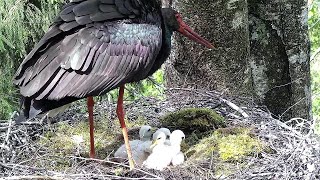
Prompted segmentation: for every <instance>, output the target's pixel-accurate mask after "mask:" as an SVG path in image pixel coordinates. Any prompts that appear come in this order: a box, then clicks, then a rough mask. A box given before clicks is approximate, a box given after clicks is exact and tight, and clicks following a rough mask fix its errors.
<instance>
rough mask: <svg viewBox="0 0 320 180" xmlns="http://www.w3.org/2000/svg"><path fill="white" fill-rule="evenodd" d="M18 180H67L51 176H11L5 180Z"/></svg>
mask: <svg viewBox="0 0 320 180" xmlns="http://www.w3.org/2000/svg"><path fill="white" fill-rule="evenodd" d="M11 179H12V180H17V179H50V180H60V179H65V178H59V177H54V176H53V177H50V176H35V175H30V176H11V177H6V178H4V180H11Z"/></svg>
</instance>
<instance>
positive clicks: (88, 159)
mask: <svg viewBox="0 0 320 180" xmlns="http://www.w3.org/2000/svg"><path fill="white" fill-rule="evenodd" d="M66 157H70V158H75V159H82V160H86V161H97V162H105V163H110V164H115V165H118V166H123V167H126V168H130V166H127V165H125V164H121V163H117V162H113V161H108V160H102V159H91V158H83V157H76V156H66ZM135 170H137V171H139V172H142V173H144V174H147V175H149V176H152V177H154V178H149V179H162V178H160V177H159V176H156V175H154V174H151V173H149V172H147V171H144V170H141V169H137V168H135ZM144 179H145V178H144Z"/></svg>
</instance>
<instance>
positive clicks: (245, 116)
mask: <svg viewBox="0 0 320 180" xmlns="http://www.w3.org/2000/svg"><path fill="white" fill-rule="evenodd" d="M219 99H220V100H221V101H222V102H224V103H226V104H227V105H228V106H230V107H231V108H232V109H234V110H236V111H238V112H239V113H240V114H241V115H242V116H243V117H244V118H248V117H249V115H248V114H247V113H246V112H244V110H243V109H241V108H240V107H239V106H237V105H235V104H234V103H232V102H230V101H228V100H226V99H223V98H219Z"/></svg>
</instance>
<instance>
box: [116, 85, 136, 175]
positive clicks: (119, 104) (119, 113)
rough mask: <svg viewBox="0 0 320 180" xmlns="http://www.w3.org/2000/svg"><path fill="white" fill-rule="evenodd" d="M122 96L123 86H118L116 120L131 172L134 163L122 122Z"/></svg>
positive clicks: (125, 128)
mask: <svg viewBox="0 0 320 180" xmlns="http://www.w3.org/2000/svg"><path fill="white" fill-rule="evenodd" d="M123 94H124V85H123V86H120V89H119V97H118V105H117V115H118V118H119V121H120V125H121V129H122V134H123V138H124V143H125V145H126V149H127V154H128V159H129V165H130V169H131V170H132V169H133V168H134V162H133V159H132V153H131V149H130V145H129V139H128V131H127V127H126V123H125V122H124V110H123Z"/></svg>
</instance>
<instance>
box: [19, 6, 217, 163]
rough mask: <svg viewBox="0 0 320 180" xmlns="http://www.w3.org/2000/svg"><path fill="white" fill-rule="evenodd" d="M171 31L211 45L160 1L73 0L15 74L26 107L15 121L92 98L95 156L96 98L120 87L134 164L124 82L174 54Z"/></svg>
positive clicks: (148, 72)
mask: <svg viewBox="0 0 320 180" xmlns="http://www.w3.org/2000/svg"><path fill="white" fill-rule="evenodd" d="M173 31H178V32H180V33H181V34H183V35H185V36H187V37H189V38H190V39H192V40H194V41H197V42H198V43H201V44H203V45H205V46H207V47H209V48H212V47H213V46H212V45H211V44H210V43H209V42H207V41H205V40H204V39H202V38H201V37H200V36H199V35H197V34H196V33H194V32H193V31H192V30H191V29H190V28H189V27H188V26H187V25H186V24H185V23H184V22H183V21H182V19H181V16H180V14H178V13H177V12H176V11H174V10H173V9H171V8H161V3H160V1H158V0H71V2H70V3H69V4H67V5H65V6H64V7H63V8H62V11H61V12H60V14H59V15H58V17H57V18H56V20H55V21H54V23H53V24H52V25H51V27H50V28H49V30H48V31H47V32H46V33H45V35H44V36H43V38H42V39H41V40H40V41H39V43H38V44H37V45H36V46H35V47H34V49H33V50H32V51H31V52H30V53H29V54H28V55H27V56H26V58H25V59H24V61H23V62H22V63H21V65H20V67H19V69H18V70H17V72H16V74H15V77H14V83H15V84H16V85H17V86H18V87H19V88H20V93H21V95H22V96H23V105H24V108H23V113H21V114H20V116H19V117H18V118H17V120H16V122H18V123H19V122H21V121H23V120H26V119H28V118H33V117H35V116H36V115H37V114H39V113H43V112H46V111H49V110H51V109H55V108H57V107H60V106H63V105H65V104H68V103H71V102H73V101H76V100H78V99H81V98H85V97H88V111H89V119H90V137H91V153H90V156H91V157H94V148H93V147H94V145H93V116H92V108H93V99H92V96H97V95H101V94H104V93H106V92H108V91H110V90H112V89H114V88H117V87H120V91H119V99H118V107H117V115H118V117H119V120H120V123H121V127H122V129H123V134H124V137H125V142H126V145H127V150H128V157H129V160H131V161H129V162H130V167H133V161H132V159H131V158H130V156H129V154H131V153H129V152H130V150H129V149H130V147H129V144H128V137H127V131H126V127H125V123H124V112H123V107H122V102H123V89H124V84H126V83H130V82H136V81H139V80H142V79H144V78H146V77H147V76H149V75H151V74H153V73H154V72H155V71H156V70H157V69H159V68H160V66H161V64H163V62H164V61H165V60H166V58H167V57H168V56H169V54H170V49H171V36H172V33H173Z"/></svg>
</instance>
